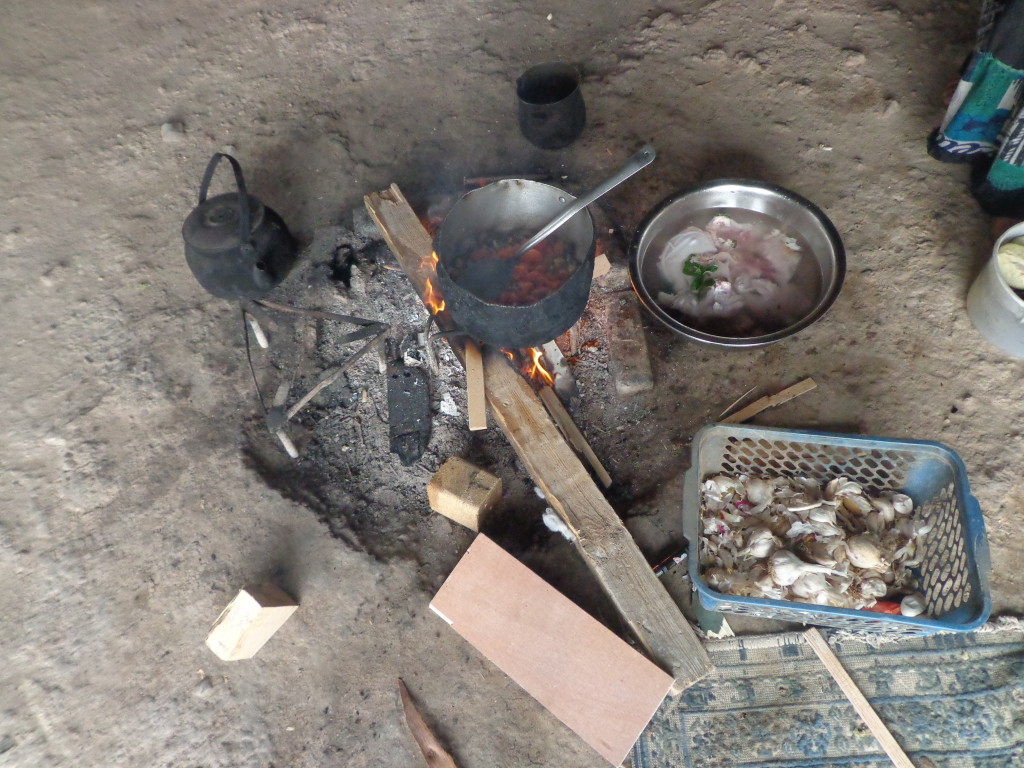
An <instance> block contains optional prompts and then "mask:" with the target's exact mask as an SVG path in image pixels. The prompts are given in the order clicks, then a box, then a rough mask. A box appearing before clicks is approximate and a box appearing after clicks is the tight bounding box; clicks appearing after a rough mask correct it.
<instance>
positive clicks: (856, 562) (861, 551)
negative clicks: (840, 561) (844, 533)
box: [846, 533, 885, 570]
mask: <svg viewBox="0 0 1024 768" xmlns="http://www.w3.org/2000/svg"><path fill="white" fill-rule="evenodd" d="M846 557H847V559H848V560H849V561H850V565H853V566H855V567H857V568H877V569H879V570H882V569H883V568H884V567H885V566H884V565H883V560H882V554H881V552H880V551H879V548H878V539H877V538H875V537H874V536H872V535H871V534H870V533H862V534H860V535H859V536H854V537H853V538H852V539H850V540H849V541H848V542H846Z"/></svg>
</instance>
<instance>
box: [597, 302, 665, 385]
mask: <svg viewBox="0 0 1024 768" xmlns="http://www.w3.org/2000/svg"><path fill="white" fill-rule="evenodd" d="M608 373H609V374H610V375H611V377H612V381H613V382H614V383H615V393H616V394H617V395H618V396H619V397H629V396H630V395H635V394H637V393H638V392H645V391H647V390H649V389H651V388H653V387H654V374H653V373H651V359H650V357H649V355H648V354H647V339H646V338H645V337H644V325H643V320H642V319H641V317H640V303H639V302H638V301H637V298H636V296H635V295H633V294H632V293H628V294H627V293H620V294H619V295H618V296H613V297H612V299H611V302H610V303H609V304H608Z"/></svg>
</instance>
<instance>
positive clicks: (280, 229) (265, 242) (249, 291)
mask: <svg viewBox="0 0 1024 768" xmlns="http://www.w3.org/2000/svg"><path fill="white" fill-rule="evenodd" d="M222 159H226V160H227V161H228V162H230V163H231V167H232V168H233V169H234V172H235V185H236V187H237V192H226V193H225V194H222V195H217V196H216V197H211V198H210V199H209V200H207V199H206V193H207V191H208V190H209V187H210V181H211V180H212V179H213V173H214V171H215V170H216V169H217V164H218V163H219V162H220V161H221V160H222ZM243 200H244V201H247V203H248V204H247V205H243V203H242V201H243ZM181 236H182V237H183V238H184V240H185V261H186V262H188V266H189V269H191V270H192V274H193V275H195V277H196V280H198V281H199V284H200V285H201V286H203V288H205V289H206V290H207V291H209V292H210V293H212V294H213V295H214V296H218V297H220V298H222V299H242V298H248V299H258V298H260V297H261V296H264V295H266V294H267V293H269V292H270V291H271V290H273V289H274V288H275V287H276V286H277V285H278V284H279V283H280V282H281V281H282V280H284V278H285V277H286V276H287V274H288V271H289V270H290V269H291V268H292V265H293V264H294V263H295V257H296V251H297V249H296V246H295V241H294V240H293V239H292V236H291V233H290V232H289V231H288V227H287V226H285V223H284V220H283V219H282V218H281V217H280V216H278V215H277V213H276V212H274V211H273V210H272V209H271V208H268V207H267V206H265V205H264V204H263V203H261V202H260V201H259V200H258V199H257V198H255V197H253V196H252V195H250V194H248V193H247V192H246V189H245V178H244V177H243V176H242V167H241V166H240V165H239V164H238V161H237V160H236V159H235V158H233V157H232V156H231V155H226V154H224V153H222V152H218V153H217V154H215V155H214V156H213V157H212V158H210V162H209V164H208V165H207V166H206V173H204V174H203V183H202V184H201V185H200V187H199V205H197V206H196V207H195V208H193V209H192V212H191V213H190V214H189V215H188V216H187V217H186V219H185V223H184V225H183V226H182V228H181Z"/></svg>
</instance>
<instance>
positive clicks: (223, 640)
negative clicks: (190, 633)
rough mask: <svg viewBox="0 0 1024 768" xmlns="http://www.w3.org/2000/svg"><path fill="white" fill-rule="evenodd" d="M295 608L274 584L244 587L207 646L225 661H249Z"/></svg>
mask: <svg viewBox="0 0 1024 768" xmlns="http://www.w3.org/2000/svg"><path fill="white" fill-rule="evenodd" d="M298 607H299V606H298V604H297V603H296V602H295V601H294V600H293V599H292V598H291V596H290V595H289V594H288V593H287V592H285V591H284V590H283V589H281V588H280V587H277V586H275V585H273V584H263V585H261V586H258V587H246V588H245V589H243V590H240V591H239V593H238V594H237V595H236V596H235V599H234V600H232V601H231V602H230V603H228V606H227V608H225V609H224V610H223V611H221V614H220V616H218V617H217V621H215V622H214V623H213V629H211V630H210V634H209V635H208V636H207V638H206V645H207V647H208V648H209V649H210V650H211V651H213V652H214V653H215V654H217V656H218V657H219V658H221V659H223V660H224V661H237V660H239V659H251V658H252V657H253V656H255V655H256V652H257V651H258V650H259V649H260V648H262V647H263V645H264V644H265V643H266V642H267V640H269V639H270V638H271V636H272V635H273V634H274V633H275V632H277V630H278V629H280V628H281V625H282V624H284V623H285V622H286V621H288V617H289V616H291V615H292V614H293V613H295V611H296V609H297V608H298Z"/></svg>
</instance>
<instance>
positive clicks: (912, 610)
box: [900, 592, 925, 616]
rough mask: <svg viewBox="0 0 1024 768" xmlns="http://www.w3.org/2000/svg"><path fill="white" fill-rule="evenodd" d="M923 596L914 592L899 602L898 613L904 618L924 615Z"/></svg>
mask: <svg viewBox="0 0 1024 768" xmlns="http://www.w3.org/2000/svg"><path fill="white" fill-rule="evenodd" d="M924 609H925V604H924V595H922V594H920V593H917V592H915V593H914V594H912V595H907V596H906V597H904V598H903V600H901V601H900V613H902V614H903V615H904V616H920V615H921V614H922V613H924Z"/></svg>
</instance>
